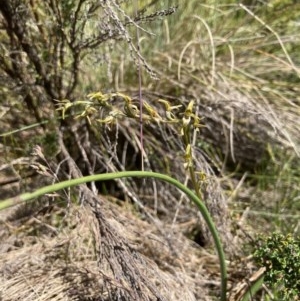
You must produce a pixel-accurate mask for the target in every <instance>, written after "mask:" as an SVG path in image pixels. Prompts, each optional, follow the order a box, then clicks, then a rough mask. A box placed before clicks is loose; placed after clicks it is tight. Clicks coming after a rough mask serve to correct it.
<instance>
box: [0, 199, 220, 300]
mask: <svg viewBox="0 0 300 301" xmlns="http://www.w3.org/2000/svg"><path fill="white" fill-rule="evenodd" d="M100 199H101V204H102V205H101V209H100V210H101V216H102V218H104V220H103V219H102V220H101V225H102V226H106V227H108V228H109V229H102V230H101V233H102V234H104V235H103V236H101V238H100V242H99V241H97V240H95V237H94V231H95V229H94V228H97V227H98V223H97V221H96V220H95V217H94V216H93V214H91V212H90V211H89V210H88V209H87V208H86V207H85V206H81V207H79V206H73V205H72V206H71V208H70V209H69V210H68V212H67V215H66V212H65V210H64V209H62V208H59V207H58V206H56V205H53V207H52V208H48V212H41V211H40V210H38V208H39V207H40V206H32V205H31V207H32V208H31V210H32V214H31V217H29V216H26V217H25V218H24V217H23V219H21V216H20V213H21V212H22V210H24V208H18V209H15V210H18V212H19V216H18V214H16V213H15V214H11V215H10V217H9V218H8V220H7V221H6V222H5V223H4V222H3V221H2V222H1V241H5V244H1V254H0V266H1V269H0V275H1V276H0V279H1V286H0V291H1V293H2V300H5V301H6V300H20V299H22V300H28V301H29V300H119V299H120V298H125V299H126V300H129V299H130V300H133V299H134V298H135V299H137V300H154V296H155V297H156V298H160V300H210V299H209V295H210V294H211V292H212V290H218V287H219V277H218V276H219V275H218V274H219V272H218V260H217V258H216V257H215V256H214V255H211V254H210V253H208V252H207V251H205V250H204V249H201V248H199V247H197V246H196V245H193V244H192V243H191V241H190V240H189V239H187V238H186V237H184V236H183V235H182V234H181V232H180V231H178V230H177V229H171V228H168V229H166V230H165V233H164V235H162V233H161V232H160V231H159V229H158V228H157V227H155V226H154V225H151V224H149V223H147V222H145V221H142V220H141V219H140V217H138V216H136V213H134V212H133V211H131V210H129V209H124V208H123V207H120V206H118V205H116V204H114V203H112V202H111V201H109V200H107V199H103V197H102V196H100V197H99V202H100ZM27 206H30V205H27ZM131 209H132V208H131ZM132 210H133V209H132ZM21 220H22V222H21ZM62 225H63V227H62ZM110 231H111V232H110ZM120 234H121V235H122V236H120ZM166 234H168V235H167V236H166ZM116 238H117V239H118V240H117V241H116V240H115V239H116ZM98 244H99V245H98ZM98 248H100V249H99V250H98ZM98 252H99V254H98ZM108 253H109V254H108ZM108 255H109V256H108ZM98 256H99V257H98ZM124 265H126V270H125V269H124ZM208 271H209V272H208ZM213 271H214V272H213ZM131 277H134V278H131ZM132 282H133V283H132Z"/></svg>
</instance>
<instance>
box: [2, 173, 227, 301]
mask: <svg viewBox="0 0 300 301" xmlns="http://www.w3.org/2000/svg"><path fill="white" fill-rule="evenodd" d="M128 177H138V178H141V177H143V178H155V179H159V180H162V181H165V182H168V183H170V184H172V185H174V186H176V187H177V188H178V189H179V190H181V191H182V192H184V193H185V194H186V195H187V196H188V197H189V199H190V200H191V201H193V202H194V203H195V204H196V205H197V207H198V208H199V210H200V212H201V214H202V216H203V218H204V220H205V222H206V223H207V225H208V228H209V230H210V232H211V234H212V236H213V240H214V243H215V247H216V249H217V253H218V256H219V260H220V270H221V301H226V285H227V271H226V262H225V254H224V251H223V248H222V244H221V240H220V238H219V235H218V232H217V229H216V227H215V224H214V222H213V220H212V218H211V216H210V213H209V212H208V210H207V208H206V206H205V205H204V203H203V202H202V201H201V200H200V199H199V198H198V197H197V196H196V194H195V193H193V192H192V191H191V190H190V189H188V188H187V187H186V186H184V185H183V184H181V183H180V182H178V181H177V180H175V179H173V178H171V177H169V176H167V175H164V174H160V173H155V172H148V171H123V172H113V173H107V174H99V175H91V176H86V177H82V178H78V179H72V180H68V181H64V182H60V183H56V184H53V185H49V186H45V187H42V188H40V189H37V190H36V191H34V192H31V193H24V194H21V195H19V196H16V197H13V198H10V199H7V200H4V201H0V210H1V209H5V208H7V207H10V206H13V205H15V204H19V203H23V202H27V201H30V200H32V199H34V198H37V197H39V196H42V195H44V194H47V193H52V192H55V191H57V190H61V189H65V188H68V187H71V186H76V185H80V184H84V183H87V182H93V181H106V180H113V179H118V178H128Z"/></svg>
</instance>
